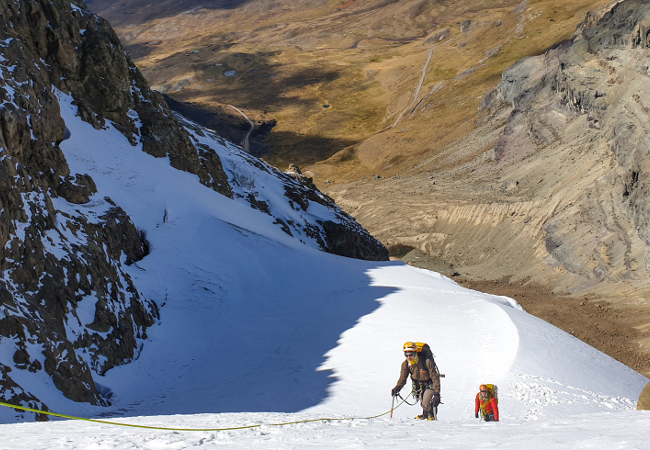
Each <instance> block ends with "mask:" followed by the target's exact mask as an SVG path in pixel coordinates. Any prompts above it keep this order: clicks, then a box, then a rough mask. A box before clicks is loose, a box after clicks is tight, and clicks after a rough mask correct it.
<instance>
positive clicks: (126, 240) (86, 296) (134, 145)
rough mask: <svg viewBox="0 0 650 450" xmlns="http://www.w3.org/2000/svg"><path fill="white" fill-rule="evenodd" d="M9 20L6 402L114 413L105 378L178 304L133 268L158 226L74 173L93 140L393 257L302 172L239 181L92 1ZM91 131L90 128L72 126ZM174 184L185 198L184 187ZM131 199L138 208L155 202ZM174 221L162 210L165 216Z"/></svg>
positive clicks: (1, 211) (20, 9) (1, 346)
mask: <svg viewBox="0 0 650 450" xmlns="http://www.w3.org/2000/svg"><path fill="white" fill-rule="evenodd" d="M0 23H1V24H2V27H1V31H0V33H2V36H1V38H2V40H1V41H0V70H1V71H2V79H0V88H1V90H0V96H1V97H0V99H1V103H0V153H1V154H2V157H1V158H0V184H1V185H2V187H3V188H2V189H1V190H0V206H1V208H0V242H2V246H1V247H0V252H1V253H2V259H1V261H0V264H1V270H2V275H1V277H0V303H1V306H0V307H1V309H2V318H1V319H0V370H1V372H2V376H1V378H0V385H1V386H2V398H4V399H5V400H7V401H9V402H12V403H14V404H28V405H31V406H35V407H38V408H39V409H44V410H47V407H48V406H47V401H54V402H57V401H60V399H58V397H57V396H65V398H66V399H68V400H69V401H75V402H88V403H89V404H92V405H97V406H108V405H109V404H110V402H111V400H110V398H109V392H108V391H107V390H106V389H105V388H104V387H103V386H102V385H101V384H97V383H96V382H95V379H96V377H98V376H102V375H103V374H105V373H106V372H107V371H110V370H111V369H113V368H114V367H116V366H119V365H122V364H126V363H129V362H131V361H133V360H134V359H136V358H138V355H139V354H140V353H141V352H142V351H143V346H144V342H145V340H146V339H147V329H148V328H149V327H151V326H152V325H154V324H155V323H156V322H157V321H158V320H160V318H159V309H160V305H161V304H164V301H165V300H164V299H165V297H164V296H161V297H158V296H153V297H149V296H148V295H143V293H142V291H141V290H140V289H139V287H138V286H137V284H136V283H134V279H133V274H130V273H129V270H128V268H129V267H138V265H139V264H140V263H142V261H143V260H144V259H146V258H147V257H148V255H150V254H151V253H152V252H154V253H155V248H154V247H152V243H151V241H150V240H149V239H148V238H147V233H148V230H147V229H145V228H144V227H143V224H144V223H145V221H144V220H142V223H135V222H134V221H133V220H132V217H131V216H130V215H129V213H127V212H126V211H125V209H124V208H123V205H122V204H121V203H122V200H120V201H118V199H116V198H111V197H110V196H109V195H105V194H102V193H98V186H97V184H96V182H95V180H94V179H93V177H92V176H91V175H89V173H90V172H89V171H87V170H85V169H77V168H76V167H71V166H70V165H69V161H68V159H67V158H66V156H65V155H64V153H63V151H62V148H63V147H65V145H67V144H69V143H70V142H77V140H78V139H79V138H80V137H82V136H83V137H82V140H81V141H79V145H80V147H81V148H82V149H85V150H87V151H91V150H97V149H101V151H103V152H104V153H105V156H109V157H112V158H115V157H116V155H117V152H118V150H119V149H121V148H122V147H124V146H126V147H127V148H129V149H130V150H131V151H133V152H139V153H142V154H144V155H149V156H150V157H151V158H150V161H151V162H150V163H149V162H147V164H151V165H152V166H155V165H156V164H160V165H163V166H165V167H168V168H169V170H170V171H171V172H177V171H178V172H180V173H182V174H183V175H184V176H186V178H184V179H182V182H183V183H190V184H196V185H197V186H201V188H203V189H206V190H208V191H209V192H211V193H213V194H214V195H215V196H216V197H219V198H220V197H223V198H224V199H227V200H228V201H229V202H230V203H233V204H238V205H240V210H241V209H244V210H246V211H248V210H250V211H253V208H254V209H255V210H256V211H258V212H256V213H255V212H254V211H253V213H254V214H255V217H256V218H257V219H256V220H258V221H261V222H264V223H266V222H270V223H272V224H273V228H274V230H275V231H274V233H276V234H282V235H284V236H286V239H288V240H289V241H292V242H295V243H297V245H308V246H310V247H312V248H317V249H320V250H323V251H328V252H332V253H337V254H342V255H346V256H349V257H356V258H365V259H370V260H386V259H387V257H388V255H387V251H386V249H385V248H384V247H383V246H382V245H381V244H380V243H379V242H377V241H376V240H375V239H374V238H372V236H370V235H369V234H368V233H367V232H366V231H365V230H364V229H363V228H362V227H361V226H359V224H357V223H356V222H355V221H354V219H352V218H351V217H350V216H348V215H347V214H345V213H344V212H342V211H341V210H340V209H339V208H338V207H337V206H336V205H335V204H334V203H333V201H332V200H331V199H330V198H328V197H326V196H325V195H323V194H322V193H320V192H319V191H318V190H316V189H315V186H314V185H313V183H312V182H311V180H310V179H309V178H307V177H305V176H303V175H301V174H300V173H299V172H300V171H299V169H297V168H296V169H294V172H293V173H292V174H283V173H280V172H279V171H277V170H275V169H273V168H271V167H269V166H268V165H266V164H264V163H262V162H260V161H259V160H257V159H255V158H252V157H250V156H248V155H240V154H238V155H237V156H228V155H226V157H227V158H228V162H229V165H228V170H225V169H224V166H223V164H222V161H221V159H220V158H219V155H218V154H217V152H216V151H215V149H214V148H213V147H219V148H222V147H223V146H224V145H226V144H225V143H223V141H221V139H217V140H215V139H212V138H207V137H206V134H205V133H207V131H205V132H204V131H203V130H202V129H201V128H199V127H197V126H195V125H192V124H189V123H187V122H184V120H183V119H178V118H176V116H175V115H174V113H172V112H171V111H170V110H169V108H168V107H167V105H166V103H165V101H164V98H163V97H162V96H161V95H160V94H158V93H156V92H154V91H151V90H150V89H149V86H148V85H147V83H146V81H145V80H144V78H143V77H142V75H141V74H140V72H139V71H138V70H137V68H136V67H135V66H134V65H133V63H132V62H131V60H130V58H129V57H128V56H127V55H126V54H125V53H124V50H123V49H122V47H121V45H120V43H119V40H118V39H117V36H116V35H115V33H114V32H113V31H112V29H111V28H110V27H109V26H108V24H107V23H106V21H104V20H102V19H100V18H98V17H97V16H95V15H94V14H92V13H90V12H89V11H88V10H87V9H85V7H84V5H83V3H80V2H77V3H74V2H73V3H70V2H63V1H55V2H31V1H29V2H28V1H24V2H23V1H20V2H0ZM64 116H65V118H64ZM77 122H80V123H83V124H84V125H83V126H79V125H78V126H77V128H75V127H73V124H76V123H77ZM78 129H79V130H83V131H82V132H79V133H78V131H77V130H78ZM109 130H110V132H109ZM112 133H114V134H112ZM105 138H106V139H107V140H106V141H103V139H105ZM204 140H205V141H206V142H203V141H204ZM211 146H212V147H211ZM232 151H233V152H235V153H236V152H237V151H236V150H232ZM104 170H108V171H111V170H114V169H113V168H111V166H110V164H109V165H108V166H107V167H106V168H105V169H104ZM124 170H125V171H128V168H124ZM170 177H171V176H170ZM160 181H161V182H163V183H164V182H165V180H164V179H161V180H160ZM133 182H134V181H133V180H128V181H127V183H133ZM165 187H166V188H168V189H169V193H170V195H173V191H174V189H175V185H174V184H170V185H166V186H165ZM100 188H101V186H100ZM265 189H266V190H265ZM100 190H101V189H100ZM131 195H133V197H132V198H131V197H129V199H125V200H124V203H125V204H126V203H127V200H132V199H135V200H137V199H139V197H141V196H142V195H144V194H138V193H132V194H131ZM228 205H229V204H227V205H226V206H224V208H229V207H230V206H228ZM158 214H159V216H158ZM173 214H174V211H171V212H170V211H166V210H165V209H164V208H163V209H161V210H160V211H156V219H160V220H162V222H163V223H164V222H166V220H167V219H168V218H169V217H170V215H171V216H172V217H173ZM242 214H245V213H242ZM248 214H251V212H248ZM215 256H216V255H215ZM170 258H172V256H170ZM52 385H54V386H55V387H56V390H57V391H56V394H55V393H54V392H53V391H52V390H51V389H50V388H51V386H52ZM41 395H45V396H46V397H47V401H45V397H42V396H41ZM44 402H45V403H44ZM38 418H39V419H46V417H45V416H39V417H38Z"/></svg>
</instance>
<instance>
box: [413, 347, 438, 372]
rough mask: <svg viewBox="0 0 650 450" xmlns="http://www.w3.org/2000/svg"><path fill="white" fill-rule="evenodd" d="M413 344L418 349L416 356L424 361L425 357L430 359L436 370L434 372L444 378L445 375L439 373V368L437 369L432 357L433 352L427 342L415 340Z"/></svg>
mask: <svg viewBox="0 0 650 450" xmlns="http://www.w3.org/2000/svg"><path fill="white" fill-rule="evenodd" d="M415 346H416V347H417V350H418V357H421V358H422V361H426V360H427V359H430V360H431V362H432V363H433V367H434V368H435V370H436V373H437V374H438V375H440V378H444V377H445V376H444V375H442V374H441V373H440V370H439V369H438V365H437V364H436V360H435V358H434V357H433V352H432V351H431V347H429V344H427V343H426V342H415Z"/></svg>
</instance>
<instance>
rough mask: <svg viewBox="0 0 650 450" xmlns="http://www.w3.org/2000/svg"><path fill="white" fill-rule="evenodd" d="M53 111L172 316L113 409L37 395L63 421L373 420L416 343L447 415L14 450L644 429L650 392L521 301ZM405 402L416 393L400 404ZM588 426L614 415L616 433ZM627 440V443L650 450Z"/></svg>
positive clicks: (480, 438)
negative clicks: (327, 233) (303, 220)
mask: <svg viewBox="0 0 650 450" xmlns="http://www.w3.org/2000/svg"><path fill="white" fill-rule="evenodd" d="M61 104H62V114H63V117H64V119H65V121H66V125H67V127H68V128H69V129H70V131H71V137H70V139H68V140H67V141H65V142H64V143H63V144H62V149H63V151H64V152H65V156H66V159H67V160H68V162H69V164H70V167H71V170H72V171H73V173H75V172H76V173H87V174H88V175H90V176H91V177H92V178H93V179H94V180H95V183H96V185H97V190H98V193H97V194H96V195H95V196H96V197H99V198H103V197H110V198H111V199H112V200H113V201H115V202H116V203H118V204H120V205H121V206H122V207H123V208H124V210H125V212H126V213H127V214H128V215H129V217H131V218H132V220H133V222H134V223H135V224H136V226H137V227H138V228H139V229H142V230H143V231H144V232H145V233H146V236H147V240H148V241H149V242H150V249H151V251H150V254H149V255H148V256H147V257H145V258H144V259H142V260H140V261H138V262H137V263H135V264H133V265H131V266H129V267H128V268H127V270H128V273H129V275H130V277H131V278H132V279H133V282H134V284H135V285H136V286H137V288H138V289H139V290H140V291H141V292H142V295H143V296H145V297H146V298H159V299H164V300H163V301H161V302H160V305H159V306H160V312H159V313H160V321H159V323H158V324H157V325H155V326H153V327H151V328H150V329H149V333H148V334H149V336H148V339H147V341H146V342H145V345H144V347H143V349H142V351H141V352H140V353H139V355H138V358H137V359H136V360H135V361H133V362H132V363H131V364H128V365H125V366H121V367H118V368H114V369H112V370H110V371H108V372H107V373H106V374H104V375H103V376H96V377H95V381H96V382H97V383H98V384H99V385H100V386H101V387H102V389H103V391H104V392H105V395H106V396H107V397H109V398H110V400H111V402H112V405H111V406H110V407H108V408H100V407H95V406H91V405H88V404H78V403H74V402H71V401H68V400H65V399H62V398H61V396H60V395H57V393H56V391H54V390H53V389H51V387H50V388H49V391H48V387H47V386H43V388H42V392H39V395H42V396H43V397H44V398H46V399H47V401H48V405H49V406H50V407H51V408H52V409H53V410H55V411H57V412H61V413H65V414H74V415H81V416H88V417H90V416H93V417H104V418H106V417H110V418H111V420H117V421H123V422H127V423H140V424H146V425H154V426H166V427H177V426H178V427H184V428H222V427H229V426H238V425H242V424H244V425H249V424H253V423H275V422H284V421H295V420H305V419H315V418H321V417H334V418H343V417H349V416H355V417H368V416H372V415H376V414H380V413H382V412H386V411H387V410H388V409H389V407H390V402H391V397H390V395H389V393H390V389H391V388H392V387H393V386H394V385H395V382H396V381H397V378H398V375H399V366H400V364H401V362H402V360H403V355H402V352H401V347H402V344H403V343H404V342H405V341H407V340H421V341H426V342H429V343H430V344H431V346H432V349H433V351H434V353H435V355H436V360H437V363H438V365H439V367H440V369H441V371H442V372H443V373H444V374H445V375H446V376H445V378H444V379H443V380H442V392H441V394H442V401H443V404H442V405H441V406H440V409H439V415H440V422H439V423H435V424H428V423H427V424H421V423H414V422H413V421H412V417H413V416H414V415H415V414H417V413H419V408H418V407H409V406H406V405H403V406H401V407H400V408H398V409H397V410H396V411H395V413H394V419H393V420H391V419H388V418H386V417H382V418H378V419H374V420H371V421H349V422H331V423H309V424H298V425H292V426H289V427H286V428H283V427H272V426H264V427H262V428H260V429H254V430H248V431H233V432H225V433H224V432H212V433H210V432H205V433H202V434H200V433H199V434H191V433H188V434H175V433H167V432H158V433H157V434H153V433H152V432H151V431H146V430H142V431H139V430H131V429H129V430H122V429H118V428H115V429H113V428H107V427H106V426H103V425H94V424H88V425H86V424H84V425H76V424H75V425H69V424H64V423H52V424H47V425H45V426H44V427H41V428H38V429H37V430H36V429H33V428H30V427H27V428H26V425H23V426H22V428H20V426H17V425H11V426H10V425H5V426H3V427H2V431H3V433H4V434H3V436H9V438H8V441H9V442H11V440H12V439H13V440H14V441H16V440H17V439H18V437H17V433H22V432H24V430H27V429H29V431H30V433H35V434H33V435H32V434H30V437H29V438H28V439H34V441H32V442H34V443H35V445H36V446H38V442H42V441H39V439H43V436H44V435H42V434H39V433H48V443H52V442H54V443H55V445H59V444H56V443H57V442H58V443H60V445H61V446H63V445H65V446H67V447H68V448H87V447H88V446H102V445H108V444H107V443H108V442H109V440H110V442H111V445H114V446H116V447H117V448H120V447H121V448H127V447H129V446H131V447H132V446H142V447H153V446H156V445H167V446H184V445H197V446H201V445H205V446H207V447H210V446H216V445H219V444H221V443H223V444H225V445H228V446H232V447H250V446H251V445H258V444H260V442H261V443H262V444H266V445H268V446H269V447H280V448H298V447H304V445H306V444H309V445H313V446H321V447H332V446H339V445H342V446H350V445H352V444H351V443H350V442H349V441H350V440H352V442H353V443H354V444H355V445H356V444H359V445H361V444H367V445H373V446H378V447H380V446H382V445H383V446H384V447H394V446H397V445H410V444H414V445H413V446H414V447H418V446H420V447H425V446H430V445H431V442H432V441H431V439H432V431H431V430H430V429H429V428H428V427H429V426H435V427H437V428H436V435H437V436H438V437H440V438H441V437H444V438H445V439H446V440H447V441H441V440H437V441H436V442H437V445H439V446H447V447H463V446H470V447H472V446H478V445H483V444H484V443H485V442H486V441H487V442H489V443H498V442H505V443H511V444H512V445H518V444H521V442H522V439H523V438H522V437H521V436H522V435H523V436H531V435H532V436H536V440H535V441H536V442H535V443H533V444H532V445H531V446H532V447H533V448H535V445H536V443H539V447H540V448H541V447H543V446H544V445H546V444H547V443H548V442H549V441H548V440H547V439H546V433H549V432H550V433H551V436H552V438H551V441H552V442H555V443H559V444H563V443H565V442H569V443H575V442H578V441H581V440H584V439H590V438H589V432H590V431H589V429H590V428H589V426H587V424H593V425H594V426H596V427H604V429H605V430H606V431H605V432H604V434H605V435H607V434H608V433H611V437H609V438H607V437H606V439H605V440H604V441H603V442H608V443H612V442H615V440H616V439H618V438H620V436H621V434H620V431H614V429H613V428H607V427H613V426H614V425H610V424H616V425H617V426H618V425H621V426H624V429H625V430H627V431H629V432H630V433H632V435H634V432H633V431H632V424H633V423H635V422H636V423H637V424H639V425H643V424H646V425H647V422H648V418H647V417H645V416H643V415H635V414H637V413H635V412H632V411H631V410H633V409H634V407H635V401H636V399H637V398H638V394H639V392H640V391H641V389H642V388H643V386H644V385H645V383H647V381H648V380H647V379H646V378H644V377H642V376H641V375H639V374H637V373H636V372H634V371H632V370H631V369H629V368H627V367H625V366H623V365H621V364H620V363H618V362H616V361H614V360H613V359H611V358H609V357H607V356H606V355H603V354H602V353H600V352H598V351H596V350H594V349H593V348H591V347H589V346H587V345H586V344H584V343H582V342H580V341H578V340H577V339H575V338H574V337H572V336H570V335H568V334H566V333H564V332H562V331H560V330H559V329H557V328H555V327H553V326H551V325H549V324H547V323H545V322H543V321H541V320H539V319H536V318H534V317H532V316H530V315H528V314H527V313H525V312H524V311H522V310H521V308H520V307H519V305H518V304H517V303H516V302H514V301H513V300H511V299H508V298H505V297H497V296H491V295H487V294H482V293H479V292H475V291H471V290H468V289H465V288H462V287H460V286H458V285H457V284H456V283H455V282H453V281H452V280H449V279H447V278H445V277H442V276H441V275H438V274H436V273H433V272H429V271H425V270H420V269H416V268H413V267H410V266H406V265H404V264H402V263H397V262H369V261H360V260H354V259H349V258H342V257H339V256H335V255H331V254H327V253H323V252H319V251H317V250H316V246H315V245H313V244H311V245H304V244H303V243H301V242H300V239H296V237H295V236H293V237H292V236H289V235H288V234H287V233H285V232H283V231H282V230H281V229H280V228H279V227H278V226H277V224H274V219H273V217H271V216H269V215H268V214H265V213H263V212H262V211H259V210H256V209H253V208H251V207H250V206H249V204H248V202H247V201H246V199H245V195H244V194H245V192H246V191H245V190H242V191H241V196H238V195H234V196H233V198H228V197H225V196H223V195H220V194H218V193H216V192H215V191H214V190H211V189H209V188H208V187H206V186H204V185H201V184H200V183H197V182H196V181H197V180H196V176H194V175H192V174H189V173H186V172H181V171H178V170H175V169H173V168H172V167H170V166H169V163H168V162H167V161H165V160H162V159H156V158H154V157H152V156H150V155H148V154H146V153H143V152H142V151H139V150H138V149H137V148H135V147H133V146H131V145H130V144H129V143H128V141H127V140H126V138H125V137H124V136H123V135H121V134H120V133H118V132H117V131H116V130H114V129H112V128H111V127H110V126H109V127H107V128H106V129H104V130H101V131H97V130H95V129H93V128H92V127H90V126H89V125H87V124H86V123H85V122H82V121H81V120H80V119H79V118H77V117H76V116H75V115H74V113H75V107H74V106H72V105H71V104H70V103H69V102H68V101H66V99H65V97H63V96H62V97H61ZM97 133H100V135H101V138H100V139H97V138H96V136H97V135H98V134H97ZM204 134H205V133H204ZM199 137H201V136H199ZM195 138H196V136H195ZM91 139H92V140H91ZM196 139H197V140H198V138H196ZM89 142H92V143H93V144H92V145H89ZM201 143H202V144H203V145H209V146H211V148H213V149H214V150H215V151H217V152H218V153H219V156H220V158H221V159H222V160H223V161H224V169H225V170H226V172H227V173H228V174H229V177H230V178H235V177H237V176H240V177H241V178H242V179H243V178H246V177H245V176H241V175H238V174H236V172H237V167H238V166H240V165H241V164H243V161H244V160H245V159H246V158H247V156H246V155H245V154H242V153H240V152H239V151H238V150H237V149H235V148H233V147H230V146H228V145H222V144H220V143H219V142H218V141H215V140H211V138H210V137H209V136H208V135H205V137H201ZM245 167H249V166H245ZM247 170H253V169H247ZM250 173H251V174H255V172H254V171H253V172H250ZM244 175H245V174H244ZM251 177H252V175H251ZM241 184H244V183H241ZM236 185H237V183H233V186H236ZM252 185H254V186H255V187H256V189H258V190H260V191H262V192H265V195H267V196H268V198H269V199H272V198H274V196H276V195H280V194H281V192H282V190H281V189H282V188H281V185H280V184H277V182H275V181H274V179H265V178H264V177H263V176H257V175H255V176H254V182H253V183H252ZM249 187H250V184H249ZM234 191H237V188H234ZM267 192H268V193H267ZM271 207H272V208H273V207H274V206H271ZM278 208H280V207H278ZM278 210H280V209H276V210H275V211H278ZM284 211H285V212H286V214H287V215H288V219H291V220H296V221H298V220H299V218H300V216H299V215H297V216H296V215H295V214H296V211H295V210H293V209H291V208H286V209H285V210H284ZM319 211H320V210H319ZM291 214H294V215H291ZM301 214H304V213H301ZM319 214H320V213H319ZM323 214H325V213H323ZM321 217H327V216H326V215H323V216H321ZM481 383H494V384H497V385H498V386H499V394H500V395H499V397H500V402H499V406H500V408H501V417H502V423H500V424H494V426H492V427H491V428H488V429H483V428H482V427H481V428H479V425H482V424H479V423H478V421H476V420H475V419H474V418H473V401H474V395H475V394H476V391H477V389H478V385H479V384H481ZM48 392H49V393H50V394H49V396H48ZM408 392H409V389H408V385H407V387H406V388H405V389H404V390H403V392H402V394H403V395H404V396H406V394H407V393H408ZM199 413H204V414H201V415H195V414H199ZM596 413H598V414H605V416H604V417H606V418H607V419H606V421H605V419H600V417H601V416H595V415H594V414H596ZM0 414H1V416H0V420H2V421H3V422H5V423H8V422H13V421H15V420H16V417H15V413H14V411H12V410H9V409H6V408H2V409H0ZM179 414H183V416H179ZM24 415H25V416H26V417H27V418H30V417H31V414H24ZM120 416H123V417H120ZM142 416H147V417H142ZM605 424H607V425H605ZM490 425H492V424H490ZM71 426H72V427H75V428H74V429H75V430H77V431H75V432H72V431H70V430H71V428H70V427H71ZM14 427H17V428H14ZM95 427H97V428H95ZM548 430H550V431H548ZM608 430H609V431H608ZM592 431H593V430H592ZM438 433H440V434H438ZM601 434H602V433H601ZM118 435H119V436H118ZM32 436H40V438H39V437H32ZM635 436H637V437H638V438H639V439H636V441H635V442H643V439H646V442H647V438H645V437H642V436H641V435H635ZM378 437H380V438H381V439H382V441H381V442H378V440H377V438H378ZM413 439H415V441H414V440H413ZM16 442H17V441H16ZM445 442H447V443H445ZM591 442H592V443H593V441H591ZM447 444H449V445H447Z"/></svg>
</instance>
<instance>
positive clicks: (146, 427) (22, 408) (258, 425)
mask: <svg viewBox="0 0 650 450" xmlns="http://www.w3.org/2000/svg"><path fill="white" fill-rule="evenodd" d="M409 395H410V394H409ZM406 398H408V395H407V396H406ZM405 402H406V400H405V399H402V402H401V403H400V404H399V405H397V406H396V407H395V408H394V409H397V408H399V407H400V406H402V405H403V404H404V403H405ZM0 406H6V407H7V408H13V409H20V410H23V411H29V412H33V413H38V414H47V415H48V416H56V417H62V418H64V419H71V420H81V421H84V422H93V423H100V424H103V425H116V426H120V427H131V428H144V429H147V430H163V431H232V430H245V429H249V428H259V427H263V426H271V427H280V426H285V425H296V424H300V423H311V422H334V421H341V420H370V419H376V418H378V417H382V416H385V415H386V414H388V413H390V411H386V412H385V413H381V414H377V415H376V416H370V417H344V418H331V417H326V418H320V419H307V420H296V421H294V422H281V423H267V424H257V425H244V426H241V427H229V428H168V427H152V426H147V425H136V424H132V423H119V422H110V421H108V420H98V419H88V418H84V417H76V416H69V415H67V414H58V413H55V412H51V411H41V410H39V409H33V408H27V407H26V406H20V405H12V404H10V403H4V402H0Z"/></svg>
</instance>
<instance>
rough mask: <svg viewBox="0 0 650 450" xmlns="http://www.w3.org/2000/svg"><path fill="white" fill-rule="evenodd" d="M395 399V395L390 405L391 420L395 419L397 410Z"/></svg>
mask: <svg viewBox="0 0 650 450" xmlns="http://www.w3.org/2000/svg"><path fill="white" fill-rule="evenodd" d="M395 397H396V396H395V395H393V401H392V402H391V403H390V418H391V419H392V418H393V409H395V408H394V406H395Z"/></svg>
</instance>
